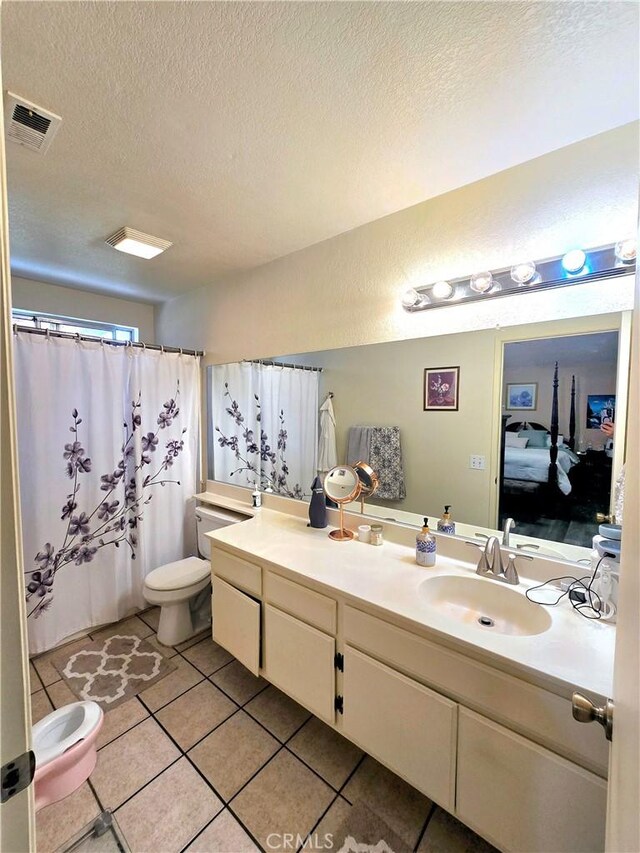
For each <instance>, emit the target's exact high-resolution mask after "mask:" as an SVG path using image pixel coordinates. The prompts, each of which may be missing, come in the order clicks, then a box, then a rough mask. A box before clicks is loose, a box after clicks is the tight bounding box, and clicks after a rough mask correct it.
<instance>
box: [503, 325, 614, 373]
mask: <svg viewBox="0 0 640 853" xmlns="http://www.w3.org/2000/svg"><path fill="white" fill-rule="evenodd" d="M556 361H557V362H559V364H560V366H561V367H562V365H565V366H566V367H577V366H578V365H579V364H590V365H593V366H594V367H598V366H600V367H602V368H605V369H609V368H610V366H611V365H612V364H613V365H615V364H616V363H617V361H618V333H617V332H598V333H596V334H593V335H564V336H563V337H560V338H540V339H539V340H529V341H518V342H516V343H508V344H506V346H505V348H504V365H505V367H509V368H512V367H513V368H515V367H530V366H531V365H532V364H535V365H536V366H537V367H538V366H540V367H544V366H548V367H551V366H552V365H553V364H554V363H555V362H556Z"/></svg>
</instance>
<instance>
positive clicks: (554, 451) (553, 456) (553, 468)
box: [549, 361, 558, 493]
mask: <svg viewBox="0 0 640 853" xmlns="http://www.w3.org/2000/svg"><path fill="white" fill-rule="evenodd" d="M549 459H550V460H551V461H550V463H549V486H550V487H551V489H552V491H553V493H555V492H557V491H558V464H557V460H558V362H557V361H556V366H555V370H554V371H553V399H552V403H551V447H550V448H549Z"/></svg>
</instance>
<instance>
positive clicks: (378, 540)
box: [369, 524, 383, 545]
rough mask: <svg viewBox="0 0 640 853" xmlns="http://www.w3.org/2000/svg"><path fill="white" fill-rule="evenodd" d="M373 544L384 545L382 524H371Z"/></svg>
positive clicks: (371, 540)
mask: <svg viewBox="0 0 640 853" xmlns="http://www.w3.org/2000/svg"><path fill="white" fill-rule="evenodd" d="M369 541H370V542H371V544H372V545H382V542H383V539H382V525H381V524H372V525H371V535H370V540H369Z"/></svg>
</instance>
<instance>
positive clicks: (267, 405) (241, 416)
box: [209, 362, 318, 499]
mask: <svg viewBox="0 0 640 853" xmlns="http://www.w3.org/2000/svg"><path fill="white" fill-rule="evenodd" d="M209 377H210V388H209V394H210V400H211V412H212V418H213V423H212V430H211V441H210V447H209V452H210V456H211V457H212V458H213V475H214V478H215V479H216V480H221V481H222V482H225V483H233V484H234V485H236V486H253V485H254V484H255V483H256V482H259V483H260V486H261V488H262V489H266V488H268V487H270V488H272V489H273V491H274V492H276V493H277V494H279V495H286V496H287V497H292V498H298V499H303V498H304V497H308V496H309V495H310V486H311V483H312V482H313V479H314V477H315V475H316V459H317V448H318V373H317V372H316V371H310V370H302V369H299V368H290V367H281V366H280V365H267V364H259V363H253V362H237V363H233V364H219V365H214V366H213V367H211V368H210V371H209Z"/></svg>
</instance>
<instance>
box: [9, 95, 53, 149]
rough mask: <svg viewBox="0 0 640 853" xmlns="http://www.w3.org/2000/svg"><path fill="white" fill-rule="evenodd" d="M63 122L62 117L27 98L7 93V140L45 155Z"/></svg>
mask: <svg viewBox="0 0 640 853" xmlns="http://www.w3.org/2000/svg"><path fill="white" fill-rule="evenodd" d="M61 121H62V119H61V118H60V116H57V115H56V114H55V113H51V112H49V111H48V110H45V109H43V108H42V107H38V106H37V105H36V104H32V103H31V102H30V101H27V100H26V98H21V97H20V96H19V95H14V94H13V92H6V93H5V99H4V125H5V130H6V134H7V139H9V140H10V141H11V142H17V143H18V145H24V147H25V148H30V149H31V150H32V151H38V152H39V153H40V154H45V153H46V152H47V149H48V148H49V146H50V145H51V142H52V141H53V137H54V136H55V135H56V132H57V130H58V128H59V127H60V122H61Z"/></svg>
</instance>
